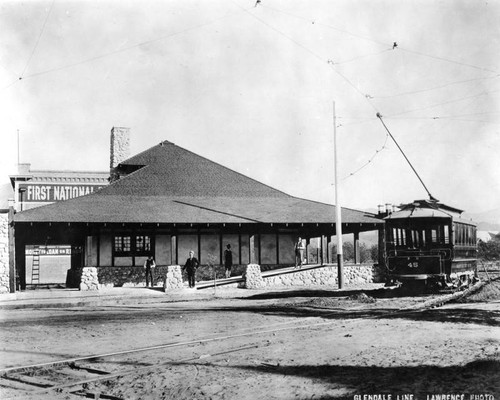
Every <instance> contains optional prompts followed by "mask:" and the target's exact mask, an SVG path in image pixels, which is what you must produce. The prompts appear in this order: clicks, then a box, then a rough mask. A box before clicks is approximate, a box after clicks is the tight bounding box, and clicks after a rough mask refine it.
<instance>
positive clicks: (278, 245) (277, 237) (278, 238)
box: [276, 232, 280, 265]
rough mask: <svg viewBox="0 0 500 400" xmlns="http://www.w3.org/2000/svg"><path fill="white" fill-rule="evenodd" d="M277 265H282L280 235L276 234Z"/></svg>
mask: <svg viewBox="0 0 500 400" xmlns="http://www.w3.org/2000/svg"><path fill="white" fill-rule="evenodd" d="M276 264H277V265H279V264H280V234H279V233H278V232H276Z"/></svg>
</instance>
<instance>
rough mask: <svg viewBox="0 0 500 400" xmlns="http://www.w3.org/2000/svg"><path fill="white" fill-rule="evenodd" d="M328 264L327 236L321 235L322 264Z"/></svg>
mask: <svg viewBox="0 0 500 400" xmlns="http://www.w3.org/2000/svg"><path fill="white" fill-rule="evenodd" d="M326 263H328V243H327V241H326V236H325V235H321V264H322V265H324V264H326Z"/></svg>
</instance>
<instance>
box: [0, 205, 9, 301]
mask: <svg viewBox="0 0 500 400" xmlns="http://www.w3.org/2000/svg"><path fill="white" fill-rule="evenodd" d="M9 291H10V289H9V214H0V294H2V293H9Z"/></svg>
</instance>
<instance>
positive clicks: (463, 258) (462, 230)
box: [384, 197, 477, 289]
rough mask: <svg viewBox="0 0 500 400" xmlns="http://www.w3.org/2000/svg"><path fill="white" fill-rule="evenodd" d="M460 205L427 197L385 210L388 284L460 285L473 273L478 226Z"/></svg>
mask: <svg viewBox="0 0 500 400" xmlns="http://www.w3.org/2000/svg"><path fill="white" fill-rule="evenodd" d="M462 213H463V210H459V209H457V208H454V207H450V206H447V205H445V204H442V203H440V202H439V201H438V200H435V199H433V198H432V197H431V199H430V200H416V201H414V202H412V203H409V204H402V205H400V206H398V207H397V209H394V210H393V211H391V210H389V209H387V210H386V213H385V217H384V220H385V254H384V256H385V265H386V267H387V269H388V279H389V281H390V282H391V283H396V282H397V283H400V284H402V285H403V287H411V288H413V289H425V288H427V289H461V288H464V287H467V286H469V285H470V284H471V283H472V282H473V281H474V280H476V278H477V226H476V224H475V223H474V222H472V221H470V220H467V219H465V218H464V217H462Z"/></svg>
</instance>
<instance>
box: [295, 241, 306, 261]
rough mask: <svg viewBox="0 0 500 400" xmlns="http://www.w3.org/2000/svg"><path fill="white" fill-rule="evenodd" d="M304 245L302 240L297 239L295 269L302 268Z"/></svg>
mask: <svg viewBox="0 0 500 400" xmlns="http://www.w3.org/2000/svg"><path fill="white" fill-rule="evenodd" d="M304 250H305V247H304V244H303V243H302V238H301V237H299V238H298V239H297V243H295V268H300V267H302V262H303V261H304Z"/></svg>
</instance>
